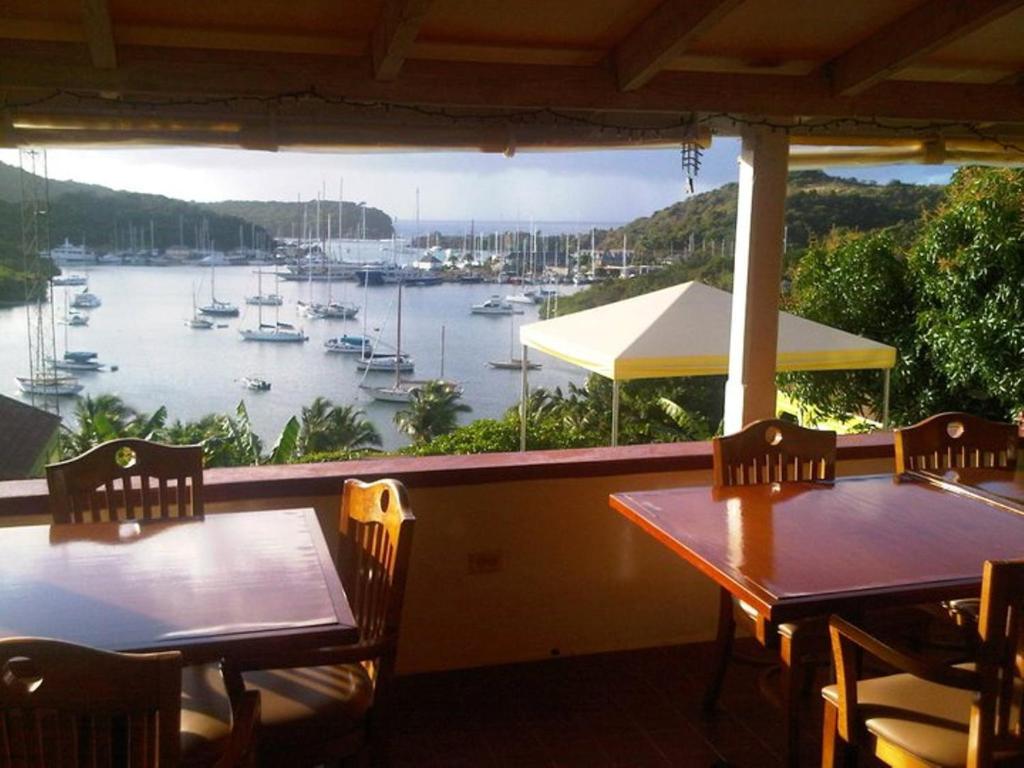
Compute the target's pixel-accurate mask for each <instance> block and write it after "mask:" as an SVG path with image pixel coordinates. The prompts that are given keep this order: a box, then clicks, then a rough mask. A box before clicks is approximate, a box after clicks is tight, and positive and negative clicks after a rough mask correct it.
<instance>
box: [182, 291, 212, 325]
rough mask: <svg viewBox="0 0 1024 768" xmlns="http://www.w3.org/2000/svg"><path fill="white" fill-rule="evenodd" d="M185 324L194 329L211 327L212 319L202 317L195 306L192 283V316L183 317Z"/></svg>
mask: <svg viewBox="0 0 1024 768" xmlns="http://www.w3.org/2000/svg"><path fill="white" fill-rule="evenodd" d="M185 325H186V326H188V327H189V328H195V329H196V330H208V329H210V328H213V320H210V319H209V318H208V317H203V316H202V315H200V314H199V310H198V309H197V308H196V286H195V284H194V283H193V284H192V317H189V318H186V319H185Z"/></svg>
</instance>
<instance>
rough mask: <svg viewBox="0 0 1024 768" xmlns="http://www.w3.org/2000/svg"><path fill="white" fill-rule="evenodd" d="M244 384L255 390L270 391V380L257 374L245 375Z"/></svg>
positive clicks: (247, 387)
mask: <svg viewBox="0 0 1024 768" xmlns="http://www.w3.org/2000/svg"><path fill="white" fill-rule="evenodd" d="M242 384H243V385H245V388H246V389H251V390H252V391H253V392H269V391H270V382H269V381H267V380H266V379H264V378H262V377H260V376H256V375H255V374H251V375H249V376H243V377H242Z"/></svg>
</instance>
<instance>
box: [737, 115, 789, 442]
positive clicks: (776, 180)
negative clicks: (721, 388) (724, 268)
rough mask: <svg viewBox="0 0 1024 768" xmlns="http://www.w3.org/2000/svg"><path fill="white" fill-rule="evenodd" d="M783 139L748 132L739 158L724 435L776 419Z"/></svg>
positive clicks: (784, 162)
mask: <svg viewBox="0 0 1024 768" xmlns="http://www.w3.org/2000/svg"><path fill="white" fill-rule="evenodd" d="M788 160H789V140H788V138H787V137H786V135H785V134H784V133H773V132H771V131H767V130H750V131H748V132H746V133H744V135H743V148H742V150H741V152H740V160H739V164H740V189H739V204H738V206H737V210H736V252H735V267H734V270H735V272H734V276H733V289H732V290H733V294H732V326H731V330H730V338H729V379H728V381H727V382H726V385H725V433H726V434H729V433H731V432H736V431H737V430H740V429H742V428H743V426H744V425H745V424H747V423H749V422H751V421H754V420H756V419H767V418H772V417H774V415H775V359H776V352H777V347H778V336H779V283H780V282H781V280H782V238H783V229H784V226H785V212H786V176H787V171H788Z"/></svg>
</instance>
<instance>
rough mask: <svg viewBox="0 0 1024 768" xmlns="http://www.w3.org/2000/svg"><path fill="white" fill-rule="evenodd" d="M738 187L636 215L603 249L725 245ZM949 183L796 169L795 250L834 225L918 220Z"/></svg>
mask: <svg viewBox="0 0 1024 768" xmlns="http://www.w3.org/2000/svg"><path fill="white" fill-rule="evenodd" d="M738 188H739V187H738V185H737V184H735V183H733V184H726V185H725V186H722V187H719V188H718V189H714V190H712V191H710V192H704V193H702V194H699V195H694V196H693V197H689V198H687V199H685V200H683V201H681V202H678V203H675V204H674V205H672V206H670V207H668V208H664V209H662V210H660V211H657V212H656V213H654V214H652V215H651V216H646V217H644V218H640V219H636V220H634V221H631V222H630V223H629V224H627V225H625V226H624V227H621V228H619V229H615V230H612V231H611V232H610V233H609V234H608V236H607V237H606V238H605V240H604V242H603V244H602V247H604V248H620V247H622V236H623V234H624V233H625V234H626V236H627V247H629V248H631V249H633V248H636V249H637V250H638V251H640V252H643V253H646V254H647V255H648V256H650V255H655V256H657V255H662V254H666V255H667V254H668V253H669V252H670V251H671V252H674V253H679V252H680V251H682V250H684V249H685V248H686V247H687V246H688V245H689V243H690V238H691V235H692V237H693V240H694V249H695V251H699V250H701V249H702V248H705V249H710V248H712V247H714V246H718V248H722V241H725V243H726V245H727V244H728V243H731V242H732V240H733V238H734V237H735V233H736V194H737V191H738ZM942 190H943V187H941V186H938V185H931V186H925V185H920V184H903V183H900V182H898V181H894V182H891V183H889V184H884V185H881V184H874V183H871V182H866V181H859V180H857V179H845V178H839V177H836V176H829V175H828V174H826V173H824V172H822V171H796V172H793V173H791V174H790V176H789V194H788V196H787V198H786V225H787V238H788V243H789V247H790V248H798V249H799V248H804V247H806V246H807V245H808V243H809V242H810V241H811V239H812V238H814V237H817V236H821V235H825V234H827V233H828V232H830V231H831V230H832V229H857V230H862V231H868V230H872V229H879V228H882V227H890V226H893V225H896V224H902V223H904V222H910V221H916V220H917V219H918V218H920V215H921V212H922V211H924V210H931V209H933V208H934V207H935V205H936V204H937V203H938V201H939V199H940V198H941V196H942Z"/></svg>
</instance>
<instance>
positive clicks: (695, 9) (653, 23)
mask: <svg viewBox="0 0 1024 768" xmlns="http://www.w3.org/2000/svg"><path fill="white" fill-rule="evenodd" d="M741 2H743V0H664V2H663V3H661V4H660V5H659V6H658V7H657V8H655V9H654V10H653V11H652V12H651V14H650V15H649V16H647V18H645V19H644V20H643V21H641V22H640V23H639V24H638V25H637V26H636V27H634V28H633V30H632V31H631V32H630V33H629V34H628V35H626V37H624V38H623V39H622V41H621V42H620V43H619V44H618V45H617V46H616V47H615V50H614V51H613V52H612V61H613V63H614V66H615V73H616V76H617V77H618V81H619V88H621V89H622V90H624V91H632V90H634V89H636V88H639V87H641V86H642V85H646V84H647V83H648V82H649V81H650V79H651V78H652V77H654V76H655V75H657V74H658V73H659V72H661V71H662V70H663V69H665V67H666V66H668V65H669V64H670V63H671V62H672V60H673V59H675V58H676V57H678V56H679V55H680V54H682V53H683V52H684V51H685V50H686V49H687V48H688V47H690V46H691V45H692V44H693V43H694V42H695V41H696V40H697V38H698V37H700V36H701V35H702V34H703V33H704V32H705V31H706V30H708V29H710V28H711V27H712V26H714V25H715V24H717V23H718V22H719V21H720V20H721V19H722V18H723V17H724V16H725V15H726V14H727V13H729V12H730V11H731V10H733V9H734V8H735V7H736V6H738V5H739V4H740V3H741Z"/></svg>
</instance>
